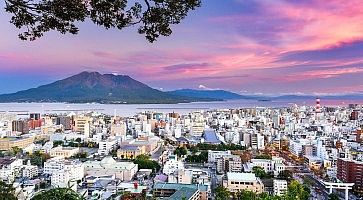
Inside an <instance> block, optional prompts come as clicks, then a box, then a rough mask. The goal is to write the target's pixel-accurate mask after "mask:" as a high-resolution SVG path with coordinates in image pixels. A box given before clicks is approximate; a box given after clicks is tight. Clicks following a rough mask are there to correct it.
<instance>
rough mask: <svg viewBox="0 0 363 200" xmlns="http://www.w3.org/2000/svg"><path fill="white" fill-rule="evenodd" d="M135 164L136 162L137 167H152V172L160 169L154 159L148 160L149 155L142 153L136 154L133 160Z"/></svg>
mask: <svg viewBox="0 0 363 200" xmlns="http://www.w3.org/2000/svg"><path fill="white" fill-rule="evenodd" d="M134 163H135V164H138V168H139V169H152V170H153V172H157V171H159V170H160V168H161V167H160V165H159V163H158V162H156V161H155V160H150V156H148V155H145V154H142V155H138V156H137V157H136V158H135V160H134Z"/></svg>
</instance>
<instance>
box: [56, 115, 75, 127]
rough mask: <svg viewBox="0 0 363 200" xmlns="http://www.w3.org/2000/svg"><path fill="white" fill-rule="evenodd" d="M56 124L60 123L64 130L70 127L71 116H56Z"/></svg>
mask: <svg viewBox="0 0 363 200" xmlns="http://www.w3.org/2000/svg"><path fill="white" fill-rule="evenodd" d="M56 125H62V126H63V129H64V130H71V129H72V118H71V117H68V116H58V117H57V120H56Z"/></svg>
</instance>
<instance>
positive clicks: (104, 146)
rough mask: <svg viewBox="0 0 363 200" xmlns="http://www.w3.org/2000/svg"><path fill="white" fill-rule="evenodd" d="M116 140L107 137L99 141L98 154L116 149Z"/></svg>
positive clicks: (106, 153)
mask: <svg viewBox="0 0 363 200" xmlns="http://www.w3.org/2000/svg"><path fill="white" fill-rule="evenodd" d="M116 146H117V140H116V139H108V140H105V141H100V142H99V144H98V154H100V155H108V154H109V153H110V152H111V151H112V150H114V149H116Z"/></svg>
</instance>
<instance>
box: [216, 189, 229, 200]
mask: <svg viewBox="0 0 363 200" xmlns="http://www.w3.org/2000/svg"><path fill="white" fill-rule="evenodd" d="M215 194H216V198H215V199H216V200H225V199H228V198H227V197H229V196H231V193H230V192H229V191H228V190H227V188H225V187H223V186H218V187H217V188H216V189H215Z"/></svg>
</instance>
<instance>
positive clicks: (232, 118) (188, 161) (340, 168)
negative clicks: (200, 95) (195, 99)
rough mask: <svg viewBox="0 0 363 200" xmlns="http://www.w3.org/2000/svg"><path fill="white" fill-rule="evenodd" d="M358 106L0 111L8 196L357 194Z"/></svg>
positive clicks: (191, 199) (0, 161)
mask: <svg viewBox="0 0 363 200" xmlns="http://www.w3.org/2000/svg"><path fill="white" fill-rule="evenodd" d="M361 111H362V106H360V105H356V104H350V105H349V106H347V107H328V106H321V105H320V99H317V103H316V105H315V106H297V105H292V106H289V107H284V108H267V107H255V108H241V109H220V110H206V111H195V112H191V113H189V114H178V113H176V112H172V113H160V112H152V111H147V112H142V113H139V114H137V115H135V116H133V117H121V116H116V115H114V116H108V115H104V114H102V113H97V112H78V113H75V112H68V113H62V114H52V113H46V114H40V113H28V114H26V115H24V114H23V115H19V114H16V113H11V112H3V113H0V128H1V129H0V135H1V139H0V150H1V154H0V155H1V158H0V180H1V181H2V182H1V188H3V189H2V190H1V195H13V194H14V199H47V195H49V194H50V193H51V192H60V193H61V192H66V193H72V195H74V196H75V197H77V198H75V199H78V198H86V199H169V200H174V199H175V200H177V199H187V200H198V199H200V200H207V199H216V200H221V199H359V196H360V195H361V194H362V191H363V184H362V180H363V175H362V173H361V170H363V160H362V159H363V157H362V155H363V153H362V146H361V142H362V136H363V134H362V131H361V127H362V123H363V115H362V112H361ZM5 188H6V189H5ZM11 191H14V193H12V192H11ZM6 192H8V194H6Z"/></svg>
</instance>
